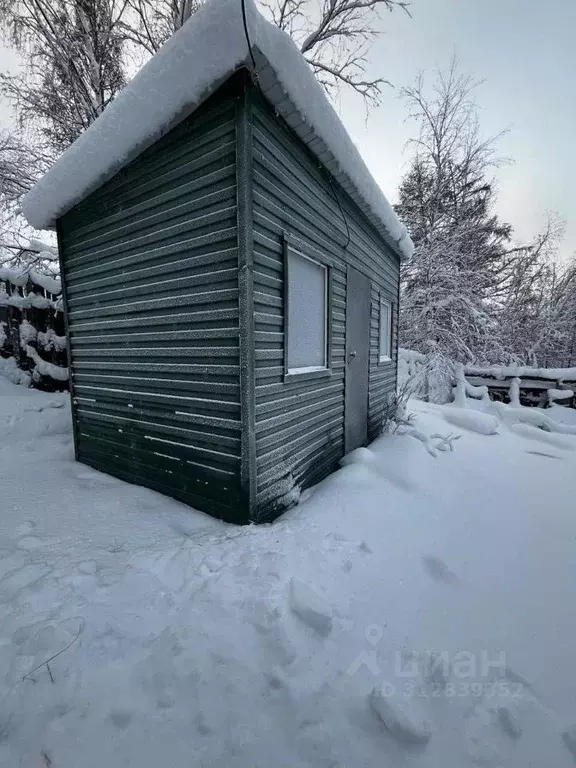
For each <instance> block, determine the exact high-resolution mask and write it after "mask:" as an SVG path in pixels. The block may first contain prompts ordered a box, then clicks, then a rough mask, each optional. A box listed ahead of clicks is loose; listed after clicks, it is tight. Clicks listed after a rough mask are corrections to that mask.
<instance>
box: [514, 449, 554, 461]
mask: <svg viewBox="0 0 576 768" xmlns="http://www.w3.org/2000/svg"><path fill="white" fill-rule="evenodd" d="M524 453H529V454H531V455H532V456H544V458H546V459H559V460H560V461H562V459H563V457H562V456H554V454H552V453H544V451H524Z"/></svg>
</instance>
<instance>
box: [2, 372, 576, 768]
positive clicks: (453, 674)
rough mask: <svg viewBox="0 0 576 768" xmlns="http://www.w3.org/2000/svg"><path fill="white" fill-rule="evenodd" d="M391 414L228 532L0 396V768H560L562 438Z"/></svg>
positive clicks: (564, 595)
mask: <svg viewBox="0 0 576 768" xmlns="http://www.w3.org/2000/svg"><path fill="white" fill-rule="evenodd" d="M476 407H477V408H484V409H487V408H489V407H490V406H488V405H486V404H481V405H477V406H476ZM411 410H412V411H413V412H415V414H416V421H415V426H416V427H417V429H418V432H414V434H413V435H407V434H404V435H393V436H386V437H383V438H381V439H380V440H378V441H377V442H376V443H375V444H373V445H372V446H371V447H370V449H369V450H364V449H363V450H361V451H359V452H357V453H356V454H354V455H353V456H352V458H351V460H350V461H349V462H347V464H346V466H345V467H343V468H342V469H341V470H340V471H339V472H338V473H336V474H335V475H334V476H332V477H331V478H329V479H328V480H327V481H325V482H324V483H323V484H321V485H320V486H318V487H317V488H315V489H314V490H313V491H312V492H308V493H306V494H304V496H305V500H304V501H303V502H302V503H301V504H300V505H299V506H298V507H297V508H295V509H294V510H292V511H290V512H289V513H287V514H286V515H285V516H284V517H283V518H281V519H280V520H279V521H278V522H276V523H275V524H273V525H270V526H263V527H246V528H236V527H232V526H229V525H226V524H223V523H219V522H217V521H214V520H212V519H211V518H209V517H207V516H205V515H203V514H200V513H197V512H194V511H192V510H190V509H188V508H187V507H184V506H183V505H181V504H178V503H176V502H173V501H170V500H169V499H166V498H164V497H162V496H160V495H158V494H155V493H153V492H151V491H148V490H144V489H141V488H137V487H134V486H131V485H127V484H124V483H122V482H120V481H117V480H115V479H113V478H111V477H108V476H105V475H102V474H99V473H98V472H95V471H92V470H91V469H89V468H87V467H85V466H82V465H80V464H77V463H75V462H74V461H73V456H72V439H71V433H70V424H69V412H68V403H67V399H66V398H65V397H64V396H60V395H58V396H53V395H46V394H42V393H38V392H35V391H29V390H26V389H24V388H22V387H17V386H15V385H14V384H12V383H9V382H8V381H7V380H5V379H2V378H1V377H0V478H1V489H0V682H1V686H2V687H1V690H0V765H1V766H6V767H7V768H12V767H16V766H26V768H28V766H39V767H40V768H45V766H51V767H52V768H80V767H82V768H103V767H104V766H105V767H106V768H115V767H116V766H134V767H135V768H136V767H137V768H157V766H162V767H163V768H184V767H185V766H186V767H188V766H222V767H224V766H226V767H227V768H228V767H229V768H239V767H240V766H242V768H259V767H262V768H271V767H272V766H273V767H274V768H297V767H298V766H311V767H312V766H313V767H314V768H316V767H319V768H324V767H325V768H329V767H330V766H333V767H336V766H340V767H341V768H344V766H354V768H363V767H366V768H372V767H376V766H378V767H379V766H388V765H390V766H396V767H400V768H403V767H404V766H406V767H408V766H422V767H426V768H428V767H430V766H434V767H435V768H436V767H437V768H465V767H466V766H472V765H482V766H494V768H496V767H506V768H508V767H511V766H514V768H516V767H517V768H526V767H527V766H538V767H539V768H540V767H541V766H547V767H549V768H562V767H564V766H566V767H568V766H573V765H574V757H573V755H572V754H571V752H570V749H569V746H570V744H571V743H572V744H573V748H574V751H575V752H576V735H575V734H573V736H574V740H573V742H571V740H570V735H569V734H565V735H564V738H563V736H562V734H563V733H564V732H565V731H566V729H567V728H569V727H570V726H571V725H572V724H574V723H576V675H575V672H574V656H575V648H576V612H575V610H574V594H575V587H576V435H574V434H571V431H573V430H571V429H570V426H568V427H567V428H566V429H565V430H564V432H565V434H554V433H549V432H543V431H542V430H539V429H537V428H536V427H535V426H533V425H530V424H521V425H518V423H516V422H517V419H516V418H512V417H507V418H505V419H504V415H503V413H502V409H500V411H496V412H495V413H494V415H493V416H489V415H486V414H481V415H477V414H476V412H475V411H473V410H471V411H463V410H461V409H456V408H454V407H449V406H431V405H424V404H422V403H419V402H417V401H415V402H413V403H412V407H411ZM526 410H527V409H526ZM464 413H466V414H468V413H469V414H470V415H468V416H465V417H462V414H464ZM546 413H547V415H548V416H552V418H554V419H563V420H570V419H572V420H573V424H572V426H574V416H575V415H576V412H574V411H568V410H566V409H562V408H560V407H555V408H553V409H551V411H550V410H549V411H547V412H546ZM446 417H448V418H446ZM490 425H492V426H493V427H494V426H495V430H494V429H492V428H491V427H490ZM493 431H496V434H480V433H481V432H488V433H490V432H493ZM424 435H427V436H429V438H430V439H429V441H428V442H423V438H424ZM433 435H437V436H436V437H432V436H433ZM456 435H460V438H459V439H457V440H454V439H452V438H453V437H454V436H456ZM448 436H451V439H450V440H444V439H443V438H444V437H448ZM434 446H436V449H435V448H434ZM450 446H452V448H453V450H443V449H449V448H450ZM438 448H440V450H438ZM432 453H435V454H437V455H436V456H433V455H432ZM56 654H59V655H56ZM51 657H55V658H53V659H52V660H50V661H49V662H48V663H45V662H46V661H47V660H49V659H51ZM384 721H385V722H386V723H387V725H385V724H384Z"/></svg>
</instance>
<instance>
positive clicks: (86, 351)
mask: <svg viewBox="0 0 576 768" xmlns="http://www.w3.org/2000/svg"><path fill="white" fill-rule="evenodd" d="M235 115H236V104H235V101H234V100H233V99H231V98H229V97H228V96H226V95H224V96H222V95H220V96H217V97H214V98H213V99H212V100H210V102H208V103H207V104H206V105H205V106H204V107H203V108H201V109H200V110H199V111H198V112H197V113H196V114H195V115H194V116H192V117H191V118H190V119H187V120H184V121H183V122H182V123H181V124H180V125H179V126H177V127H176V128H175V129H174V131H172V132H171V133H170V134H168V135H167V136H165V137H164V138H162V139H161V140H160V141H158V142H157V143H156V144H155V145H154V146H153V147H151V148H150V149H149V150H147V151H146V152H144V153H143V154H142V155H141V156H140V157H139V158H137V159H136V160H135V161H134V162H132V163H131V164H130V165H128V166H127V167H126V168H125V169H123V170H122V171H121V172H119V173H118V174H117V175H116V176H115V177H114V178H113V179H111V180H110V181H109V182H107V183H106V184H105V185H104V186H103V187H102V188H101V189H100V190H97V191H96V192H95V193H94V194H93V195H91V196H90V197H89V198H87V200H85V201H83V202H81V203H80V204H79V205H78V206H76V208H74V209H73V210H72V211H71V212H70V213H69V214H67V215H66V216H64V217H63V219H62V221H61V222H60V231H59V239H60V246H61V249H62V254H63V259H64V264H65V280H66V291H67V309H68V320H69V331H70V351H71V362H72V382H73V387H74V398H73V410H74V416H75V420H76V425H77V426H76V433H77V434H76V438H77V451H78V456H79V458H80V459H81V460H83V461H86V462H87V463H89V464H91V466H95V467H97V468H100V469H103V470H104V471H108V472H110V473H112V474H115V475H117V476H118V477H121V478H122V479H125V480H128V481H130V482H136V483H139V484H142V485H147V486H149V487H152V488H155V489H156V490H159V491H161V492H163V493H168V494H169V495H172V496H175V497H176V498H179V499H182V500H183V501H186V502H187V503H189V504H192V505H197V506H199V507H200V508H201V509H204V510H206V511H209V512H212V513H213V514H216V515H218V516H220V517H224V518H225V519H228V520H236V521H241V518H242V517H243V516H244V518H246V517H247V510H246V497H245V493H244V491H243V489H242V488H241V483H240V464H241V427H242V422H241V408H240V384H239V370H240V368H239V365H240V363H239V314H238V313H239V309H238V239H237V201H236V160H235V157H236V127H235ZM269 342H270V343H271V342H272V339H270V340H269Z"/></svg>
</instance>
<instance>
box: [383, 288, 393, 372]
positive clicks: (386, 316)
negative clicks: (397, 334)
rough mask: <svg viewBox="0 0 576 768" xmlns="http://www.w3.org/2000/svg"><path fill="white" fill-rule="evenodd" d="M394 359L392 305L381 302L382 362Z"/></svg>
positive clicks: (387, 302)
mask: <svg viewBox="0 0 576 768" xmlns="http://www.w3.org/2000/svg"><path fill="white" fill-rule="evenodd" d="M391 359H392V304H391V303H390V302H389V301H386V300H385V299H382V300H381V301H380V362H381V363H384V362H386V361H388V360H391Z"/></svg>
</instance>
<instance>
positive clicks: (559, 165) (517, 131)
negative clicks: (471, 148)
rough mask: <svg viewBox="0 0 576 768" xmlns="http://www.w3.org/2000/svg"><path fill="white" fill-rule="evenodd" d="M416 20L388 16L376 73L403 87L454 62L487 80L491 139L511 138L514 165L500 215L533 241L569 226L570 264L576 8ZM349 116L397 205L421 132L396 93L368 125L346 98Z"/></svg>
mask: <svg viewBox="0 0 576 768" xmlns="http://www.w3.org/2000/svg"><path fill="white" fill-rule="evenodd" d="M411 13H412V18H408V17H407V16H406V15H405V14H403V13H401V12H398V11H394V12H393V13H386V14H384V15H383V20H382V24H381V28H382V30H383V32H384V34H383V35H382V36H381V37H380V38H379V39H378V40H377V42H376V43H375V45H374V47H373V48H372V52H371V57H370V65H371V67H370V71H371V73H372V74H374V75H382V76H383V77H386V78H387V79H388V80H390V81H391V82H392V83H393V84H394V85H395V86H396V87H401V86H402V85H405V84H407V83H410V82H411V81H413V80H414V78H415V77H416V75H417V74H418V72H419V71H421V70H429V69H433V68H434V67H437V66H439V67H442V68H445V67H446V66H447V64H448V63H449V61H450V58H451V56H452V53H455V54H456V55H457V57H458V59H459V60H460V62H461V65H462V69H463V70H464V71H465V72H468V73H470V74H471V75H473V77H474V78H475V79H483V80H484V83H483V84H482V85H481V86H480V87H479V88H478V91H477V94H476V99H477V102H478V104H479V106H480V108H481V110H480V120H481V126H482V128H483V130H484V132H485V134H486V135H493V134H497V133H499V132H500V131H501V130H503V129H505V128H510V132H509V133H508V135H506V136H505V137H503V138H502V139H501V140H500V141H499V143H498V148H499V149H500V151H501V153H502V155H505V156H508V157H510V158H512V159H513V160H514V161H515V162H514V164H513V165H511V166H507V167H503V168H501V169H499V171H498V174H497V178H498V182H499V183H498V188H499V193H500V194H499V204H498V211H499V213H500V215H501V216H503V217H504V218H506V219H507V220H508V221H510V222H511V223H512V224H513V225H514V227H515V229H516V231H517V234H518V236H519V237H521V238H528V237H530V236H532V235H534V234H535V232H536V231H537V230H538V228H539V227H540V224H541V221H542V218H543V215H544V214H545V212H546V211H547V210H551V211H556V212H558V213H559V214H560V215H561V216H562V217H563V218H564V219H565V220H566V221H567V225H568V229H567V232H566V239H565V243H564V245H563V247H562V254H563V255H564V256H567V255H570V254H571V253H573V252H574V251H576V210H575V209H576V85H575V81H576V45H575V40H574V38H575V35H576V0H551V1H550V2H540V1H539V0H412V6H411ZM341 113H342V116H343V118H344V122H345V123H346V126H347V128H348V130H349V131H350V132H351V134H352V136H353V137H354V139H355V141H356V143H357V144H358V145H359V146H360V149H361V151H362V154H363V156H364V158H365V160H366V162H367V163H368V166H369V167H370V169H371V170H372V173H373V174H374V176H375V177H376V179H377V181H378V182H379V183H380V185H381V186H382V188H383V190H384V191H385V192H386V193H387V194H388V196H389V197H390V198H392V199H394V198H395V194H396V189H397V187H398V182H399V179H400V178H401V176H402V174H403V172H404V171H405V170H406V165H407V160H408V157H409V153H408V152H407V151H405V149H404V146H405V142H406V139H407V137H408V136H410V135H414V130H415V128H414V126H413V125H410V124H407V123H406V122H405V121H404V117H405V107H404V106H403V104H402V103H401V102H400V101H399V99H398V97H397V94H396V93H395V91H394V90H393V89H389V90H388V92H386V93H385V94H384V99H383V104H382V106H381V107H379V108H378V109H377V110H374V111H372V112H371V114H370V116H369V118H368V122H367V124H365V119H364V115H363V114H362V113H361V110H359V109H358V104H357V103H356V102H354V99H353V98H349V97H346V96H343V97H342V99H341Z"/></svg>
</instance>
